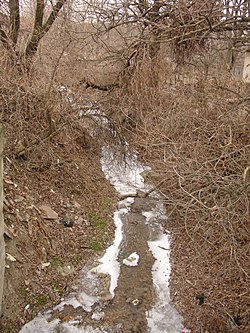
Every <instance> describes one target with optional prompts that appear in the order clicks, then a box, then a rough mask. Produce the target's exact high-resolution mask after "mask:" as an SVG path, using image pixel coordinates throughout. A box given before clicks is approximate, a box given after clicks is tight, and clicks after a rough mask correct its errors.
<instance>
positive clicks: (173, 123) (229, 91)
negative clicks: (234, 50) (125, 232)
mask: <svg viewBox="0 0 250 333" xmlns="http://www.w3.org/2000/svg"><path fill="white" fill-rule="evenodd" d="M162 70H163V68H162V67H161V69H160V73H161V75H162V74H163V72H162ZM148 71H149V68H148V67H147V64H146V63H144V65H143V66H142V67H140V71H139V72H138V75H137V77H134V78H133V83H132V84H133V85H132V89H131V91H130V93H128V94H127V95H125V96H124V95H123V100H122V99H121V97H120V100H122V101H123V102H122V104H120V105H121V109H122V113H123V116H122V117H121V119H122V123H123V125H125V126H126V129H127V130H128V131H129V134H128V135H129V136H131V135H132V137H133V142H134V143H135V145H136V147H137V150H138V152H139V153H140V156H141V158H143V159H144V160H145V161H146V163H147V164H150V165H151V166H152V169H153V172H152V175H151V181H152V182H154V184H155V185H156V186H158V188H159V190H160V191H161V193H162V196H163V198H164V200H165V203H166V205H167V209H168V212H169V215H170V217H171V219H170V221H172V222H171V223H170V227H171V228H172V231H173V239H174V240H175V242H173V259H172V260H173V265H174V267H173V276H172V286H173V287H174V288H175V290H174V291H177V296H176V297H175V301H176V303H177V306H178V308H179V310H180V311H181V312H182V313H183V314H184V315H185V316H186V318H187V325H188V326H189V327H191V328H192V332H205V330H206V329H207V330H208V331H209V332H210V331H211V332H227V330H230V327H232V326H234V327H236V328H239V329H240V332H248V331H249V323H247V322H248V319H249V309H248V308H247V304H248V303H249V298H248V294H247V290H248V283H249V277H250V276H249V275H250V270H249V254H250V253H249V240H250V234H249V217H250V214H249V208H250V207H249V199H250V181H249V180H250V175H249V166H250V165H249V161H250V138H249V133H250V115H249V112H250V111H249V100H250V95H249V87H247V85H245V84H243V83H242V82H237V81H233V80H232V78H230V77H223V78H221V77H216V76H215V73H213V78H211V76H210V77H209V76H208V77H204V76H203V75H202V70H201V72H200V73H201V74H200V76H199V77H198V78H197V77H196V79H195V80H193V81H192V80H189V83H186V84H185V83H183V82H179V83H175V84H174V85H173V84H169V82H174V80H170V78H171V77H173V72H171V69H170V68H169V70H168V72H167V73H166V67H165V72H164V74H165V76H166V77H167V78H168V83H165V84H162V83H160V85H159V86H160V88H157V89H156V88H152V86H150V85H148V82H147V78H148V77H147V75H146V73H147V72H148ZM144 75H145V76H144ZM190 77H191V74H190ZM131 92H132V93H131ZM128 109H129V110H130V113H129V114H128V113H127V110H128ZM131 110H133V112H132V111H131ZM186 280H188V281H189V282H190V283H191V284H190V283H187V281H186ZM199 292H200V293H204V294H205V296H206V298H205V299H206V301H205V303H204V306H202V307H201V306H199V305H197V299H196V297H197V293H199Z"/></svg>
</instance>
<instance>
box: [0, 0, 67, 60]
mask: <svg viewBox="0 0 250 333" xmlns="http://www.w3.org/2000/svg"><path fill="white" fill-rule="evenodd" d="M66 2H67V0H57V1H55V2H53V1H50V2H47V1H45V0H37V1H36V9H35V14H34V25H33V30H32V32H31V34H30V36H29V38H28V40H27V43H26V47H25V49H24V50H19V49H18V40H19V37H20V6H21V4H20V1H19V0H8V1H7V0H6V1H2V2H1V3H0V41H1V42H2V45H3V46H4V47H5V48H6V49H8V50H10V51H11V52H12V55H16V56H18V57H21V58H22V59H23V60H24V61H25V62H30V60H31V59H32V57H33V56H34V55H35V53H36V51H37V49H38V46H39V43H40V41H41V39H42V38H43V37H44V36H45V34H46V33H47V32H48V31H49V30H50V28H51V26H52V25H53V23H54V22H55V20H56V18H57V17H58V15H59V12H60V10H61V8H62V7H63V6H64V5H65V4H66ZM45 11H49V14H48V16H47V17H46V19H45ZM1 18H2V19H1Z"/></svg>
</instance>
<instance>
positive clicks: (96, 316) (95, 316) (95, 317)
mask: <svg viewBox="0 0 250 333" xmlns="http://www.w3.org/2000/svg"><path fill="white" fill-rule="evenodd" d="M104 316H105V314H104V312H94V313H93V314H92V316H91V319H93V320H95V321H99V320H102V319H103V318H104Z"/></svg>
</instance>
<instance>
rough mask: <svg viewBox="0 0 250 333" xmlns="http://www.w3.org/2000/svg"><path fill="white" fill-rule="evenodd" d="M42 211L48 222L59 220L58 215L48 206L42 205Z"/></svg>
mask: <svg viewBox="0 0 250 333" xmlns="http://www.w3.org/2000/svg"><path fill="white" fill-rule="evenodd" d="M39 209H40V210H41V211H42V217H43V218H44V219H47V220H56V219H58V214H57V213H56V212H55V211H54V210H53V209H52V208H51V207H50V206H48V205H42V206H40V207H39Z"/></svg>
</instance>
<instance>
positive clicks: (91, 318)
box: [19, 147, 187, 333]
mask: <svg viewBox="0 0 250 333" xmlns="http://www.w3.org/2000/svg"><path fill="white" fill-rule="evenodd" d="M102 156H103V157H102V159H101V165H102V170H103V172H104V173H105V175H106V178H107V179H108V180H109V181H110V182H111V184H112V185H113V186H114V187H115V189H116V191H117V192H118V193H119V194H120V198H121V199H120V201H119V202H118V204H117V210H116V211H115V212H114V223H115V226H116V230H115V236H114V241H113V244H112V245H111V246H110V247H109V248H108V249H107V250H106V252H105V254H104V256H103V257H102V258H100V259H99V260H98V262H93V263H92V264H90V265H89V266H85V267H83V269H82V272H81V280H80V281H81V282H80V284H79V285H77V286H76V287H75V291H74V292H72V293H71V294H69V295H68V297H67V298H65V299H64V300H62V301H61V303H60V304H58V305H57V306H55V307H54V308H53V309H50V310H48V311H46V312H44V313H40V314H38V315H37V316H36V317H35V318H34V319H33V320H32V321H30V322H28V323H27V324H25V325H24V326H23V328H22V329H21V330H20V332H19V333H80V332H82V333H101V332H102V333H161V332H164V333H181V332H187V331H186V330H185V329H183V325H182V318H181V316H180V315H179V314H178V313H177V311H176V310H175V308H174V307H173V305H172V304H171V302H170V292H169V286H168V285H169V278H170V235H169V234H168V233H166V231H165V229H164V228H163V227H162V225H163V224H166V221H167V216H166V212H165V208H164V204H163V202H162V201H161V198H160V196H159V194H157V192H155V191H153V189H152V188H151V187H150V186H149V185H147V184H145V182H144V179H143V177H142V175H141V173H143V172H144V171H145V170H147V169H149V168H147V167H145V166H142V165H141V164H140V163H139V162H138V161H137V157H136V155H133V154H130V156H129V157H128V158H126V161H124V160H123V159H121V158H119V157H118V155H116V153H115V152H114V150H113V149H112V148H110V147H104V148H103V152H102Z"/></svg>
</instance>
